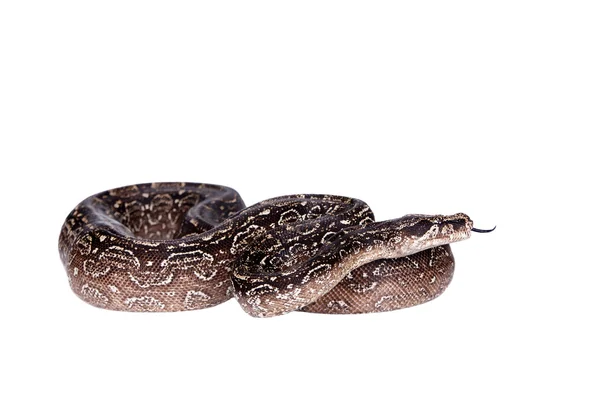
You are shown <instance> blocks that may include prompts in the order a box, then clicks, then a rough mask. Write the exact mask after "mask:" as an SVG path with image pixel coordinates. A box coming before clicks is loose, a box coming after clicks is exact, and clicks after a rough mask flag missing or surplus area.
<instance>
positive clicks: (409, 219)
mask: <svg viewBox="0 0 600 400" xmlns="http://www.w3.org/2000/svg"><path fill="white" fill-rule="evenodd" d="M401 220H402V224H401V225H402V226H403V227H402V229H401V231H402V236H404V237H408V238H411V240H410V241H411V242H413V245H414V246H415V247H422V249H425V248H429V247H433V246H441V245H444V244H449V243H453V242H457V241H459V240H464V239H468V238H469V237H470V236H471V230H472V228H473V221H471V219H470V218H469V216H468V215H466V214H463V213H457V214H452V215H421V214H410V215H406V216H404V217H402V218H401Z"/></svg>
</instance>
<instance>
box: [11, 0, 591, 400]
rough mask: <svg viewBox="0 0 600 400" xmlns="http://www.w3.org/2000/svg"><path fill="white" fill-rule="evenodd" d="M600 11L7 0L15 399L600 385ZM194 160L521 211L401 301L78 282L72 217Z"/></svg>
mask: <svg viewBox="0 0 600 400" xmlns="http://www.w3.org/2000/svg"><path fill="white" fill-rule="evenodd" d="M598 21H600V12H599V8H598V5H597V2H594V1H589V2H586V1H524V0H520V1H503V2H482V1H460V0H459V1H418V2H379V1H364V2H358V1H340V2H335V1H326V0H319V1H309V0H305V1H301V2H300V1H294V2H292V1H282V0H279V1H244V2H236V1H218V2H200V1H190V2H176V1H169V2H166V1H165V2H156V1H140V2H134V1H125V0H119V1H103V2H89V1H87V2H86V1H71V2H69V1H44V2H31V1H3V2H2V3H1V5H0V57H1V59H0V134H1V141H2V143H1V144H2V146H1V161H0V162H1V163H2V165H1V171H2V172H1V173H2V189H1V190H2V192H1V196H0V201H1V202H2V204H1V209H2V211H3V212H2V217H1V219H0V221H1V226H2V229H1V230H0V235H2V236H1V242H0V243H1V249H2V253H1V257H2V259H1V271H2V277H1V278H0V282H1V283H0V285H1V286H0V296H1V303H0V304H1V307H2V312H1V316H0V318H1V328H0V335H1V342H0V346H1V354H0V365H1V368H2V372H1V375H0V376H2V384H1V385H0V397H2V398H3V399H21V398H23V399H25V398H27V399H31V398H61V399H84V398H85V399H106V398H110V399H155V398H156V399H158V398H161V399H162V398H165V399H166V398H168V399H177V398H209V399H212V398H225V397H227V398H238V399H246V398H261V399H268V398H280V399H281V398H282V399H288V398H315V399H317V398H346V399H347V398H368V399H387V398H406V399H415V398H459V397H460V398H468V399H471V398H473V399H492V398H502V399H506V398H511V399H512V398H522V399H530V398H547V397H548V396H554V397H555V398H576V399H586V398H587V399H592V398H595V399H597V398H598V396H600V391H599V390H598V385H597V379H598V372H599V365H598V364H599V361H598V360H599V357H600V351H599V345H598V337H599V335H600V330H599V328H598V327H597V322H598V306H599V301H598V295H597V293H598V283H599V279H600V274H599V272H598V267H599V262H598V241H597V239H598V225H599V218H598V209H597V204H598V195H597V194H596V193H597V192H596V189H597V185H598V178H597V176H598V170H599V168H598V161H597V153H598V151H597V150H598V145H597V144H592V141H591V139H592V138H593V136H594V135H597V134H598V133H599V128H600V123H599V111H600V79H599V76H600V57H599V49H600V28H599V26H600V24H599V22H598ZM171 180H177V181H192V182H210V183H220V184H224V185H228V186H231V187H234V188H236V189H237V190H238V191H239V192H240V193H241V194H242V196H243V197H244V199H245V200H246V203H247V204H252V203H254V202H257V201H260V200H263V199H265V198H268V197H272V196H276V195H282V194H290V193H302V192H312V193H334V194H341V195H347V196H355V197H358V198H361V199H363V200H365V201H367V202H368V203H369V204H370V205H371V206H372V208H373V209H374V211H375V214H376V216H377V217H378V219H388V218H394V217H398V216H401V215H403V214H406V213H412V212H417V213H453V212H458V211H461V212H466V213H468V214H469V215H470V216H471V217H472V218H473V219H474V221H475V223H476V226H478V227H480V228H489V227H491V226H493V225H498V228H497V230H496V231H495V232H494V233H493V234H488V235H474V237H472V238H471V239H470V240H468V241H466V242H462V243H458V244H456V245H455V246H453V249H454V253H455V256H456V259H457V269H456V273H455V277H454V281H453V283H452V284H451V286H450V287H449V289H448V290H447V291H446V293H445V294H443V295H442V296H441V297H440V298H439V299H437V300H435V301H433V302H431V303H428V304H425V305H422V306H418V307H415V308H411V309H406V310H401V311H396V312H390V313H383V314H370V315H360V316H328V315H314V314H304V313H293V314H290V315H286V316H283V317H279V318H272V319H253V318H251V317H249V316H247V315H246V314H245V313H244V312H243V311H242V310H241V308H239V307H238V306H237V304H236V303H235V301H230V302H228V303H226V304H224V305H221V306H219V307H215V308H212V309H207V310H203V311H196V312H183V313H175V314H132V313H118V312H109V311H104V310H100V309H96V308H93V307H91V306H88V305H87V304H85V303H83V302H82V301H80V300H79V299H78V298H76V297H75V295H74V294H72V293H71V291H70V289H69V287H68V284H67V278H66V274H65V273H64V270H63V267H62V265H61V263H60V260H59V257H58V251H57V240H58V233H59V230H60V227H61V224H62V222H63V220H64V218H65V217H66V215H67V214H68V212H69V211H70V210H71V209H72V208H73V207H74V206H75V205H76V204H77V202H79V201H80V200H82V199H83V198H85V197H87V196H88V195H91V194H93V193H96V192H98V191H102V190H105V189H109V188H113V187H117V186H121V185H126V184H132V183H141V182H148V181H171Z"/></svg>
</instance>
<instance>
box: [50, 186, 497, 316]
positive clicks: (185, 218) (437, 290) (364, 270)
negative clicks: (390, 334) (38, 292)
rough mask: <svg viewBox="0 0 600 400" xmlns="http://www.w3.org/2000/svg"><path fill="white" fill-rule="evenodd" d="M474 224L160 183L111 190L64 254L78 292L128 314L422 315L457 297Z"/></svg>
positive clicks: (79, 215)
mask: <svg viewBox="0 0 600 400" xmlns="http://www.w3.org/2000/svg"><path fill="white" fill-rule="evenodd" d="M473 231H475V232H489V231H491V230H487V231H486V230H480V229H476V228H473V222H472V221H471V219H470V218H469V217H468V216H467V215H466V214H463V213H457V214H452V215H422V214H409V215H405V216H403V217H401V218H397V219H391V220H386V221H379V222H376V221H375V217H374V214H373V211H372V210H371V208H370V207H369V206H368V205H367V204H366V203H365V202H363V201H362V200H359V199H356V198H352V197H345V196H338V195H326V194H294V195H288V196H280V197H275V198H271V199H267V200H264V201H260V202H258V203H256V204H254V205H251V206H249V207H246V205H245V204H244V202H243V200H242V198H241V197H240V195H239V194H238V192H237V191H235V190H234V189H232V188H230V187H227V186H222V185H214V184H204V183H190V182H159V183H144V184H137V185H128V186H123V187H119V188H115V189H111V190H107V191H104V192H101V193H98V194H95V195H93V196H90V197H88V198H86V199H85V200H83V201H81V202H80V203H79V204H78V205H77V206H76V207H75V208H74V209H73V210H72V211H71V212H70V213H69V214H68V216H67V217H66V219H65V221H64V224H63V226H62V229H61V231H60V235H59V241H58V248H59V254H60V258H61V261H62V263H63V265H64V267H65V270H66V272H67V277H68V281H69V285H70V287H71V289H72V290H73V292H74V293H75V294H76V295H77V296H78V297H79V298H81V299H82V300H84V301H85V302H87V303H89V304H91V305H93V306H96V307H100V308H104V309H109V310H117V311H140V312H169V311H185V310H198V309H204V308H208V307H212V306H215V305H218V304H221V303H223V302H225V301H227V300H229V299H231V298H233V297H235V298H236V299H237V301H238V302H239V304H240V305H241V307H242V309H243V310H244V311H246V312H247V313H248V314H250V315H251V316H253V317H272V316H277V315H283V314H287V313H289V312H292V311H304V312H312V313H324V314H360V313H373V312H381V311H391V310H396V309H402V308H406V307H412V306H415V305H418V304H422V303H425V302H428V301H430V300H432V299H434V298H436V297H438V296H439V295H440V294H441V293H443V292H444V290H445V289H446V288H447V287H448V285H449V283H450V281H451V280H452V276H453V273H454V266H455V260H454V256H453V254H452V251H451V249H450V246H449V245H450V243H453V242H457V241H459V240H464V239H467V238H469V237H470V234H471V232H473Z"/></svg>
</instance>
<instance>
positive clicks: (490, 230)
mask: <svg viewBox="0 0 600 400" xmlns="http://www.w3.org/2000/svg"><path fill="white" fill-rule="evenodd" d="M494 229H496V227H493V228H492V229H477V228H471V230H472V231H473V232H477V233H490V232H493V231H494Z"/></svg>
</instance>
